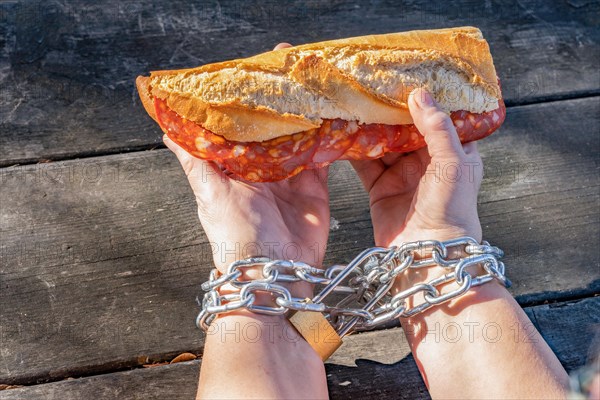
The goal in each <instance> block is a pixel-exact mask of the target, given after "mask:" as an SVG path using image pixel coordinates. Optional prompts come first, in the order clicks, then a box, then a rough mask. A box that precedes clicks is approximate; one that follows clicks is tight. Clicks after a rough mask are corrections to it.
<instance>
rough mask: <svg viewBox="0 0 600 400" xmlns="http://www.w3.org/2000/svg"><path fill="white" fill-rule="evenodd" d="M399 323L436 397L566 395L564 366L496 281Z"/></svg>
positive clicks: (552, 396)
mask: <svg viewBox="0 0 600 400" xmlns="http://www.w3.org/2000/svg"><path fill="white" fill-rule="evenodd" d="M402 325H403V326H404V327H405V331H406V333H407V338H408V341H409V344H410V346H411V348H412V350H413V355H414V357H415V360H416V361H417V364H418V365H419V369H420V370H421V373H422V375H423V377H424V379H425V381H426V383H427V384H428V387H429V390H430V393H431V396H432V397H433V398H434V399H435V398H444V399H448V398H461V399H465V398H473V399H484V398H493V399H499V398H502V399H505V398H506V399H508V398H518V399H525V398H536V399H540V398H544V399H555V398H564V397H565V394H566V392H565V387H566V385H567V383H568V378H567V374H566V372H565V370H564V369H563V367H562V366H561V364H560V362H559V361H558V359H557V358H556V356H555V355H554V353H553V352H552V350H551V349H550V348H549V347H548V345H547V344H546V342H545V341H544V339H543V338H542V337H541V335H540V334H539V333H538V332H537V330H536V329H535V327H534V326H533V325H532V323H531V321H530V320H529V319H528V318H527V316H526V314H525V313H524V312H523V310H522V309H521V307H520V306H519V305H518V304H517V303H516V301H515V300H514V299H513V298H512V296H511V295H510V294H509V293H508V291H507V290H506V289H505V288H504V287H502V286H500V285H499V284H497V283H495V282H492V283H488V284H485V285H483V286H480V287H476V288H473V289H471V291H470V292H469V293H468V294H466V295H465V296H463V297H461V298H459V299H458V300H453V301H451V302H449V303H446V304H444V305H442V306H439V307H433V308H432V309H430V310H429V311H427V312H425V313H423V314H420V315H418V316H415V317H413V318H410V319H405V320H403V321H402Z"/></svg>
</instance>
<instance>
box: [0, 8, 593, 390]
mask: <svg viewBox="0 0 600 400" xmlns="http://www.w3.org/2000/svg"><path fill="white" fill-rule="evenodd" d="M450 3H452V5H450ZM599 13H600V5H599V3H598V2H595V1H587V0H568V1H555V2H548V1H541V0H538V1H502V2H500V1H497V0H492V1H486V2H480V1H468V0H461V1H456V2H444V3H442V2H431V1H402V2H396V1H371V2H341V1H321V0H311V1H308V2H293V3H290V4H289V5H284V2H273V1H266V2H264V1H252V2H250V1H241V0H239V1H233V2H225V1H207V2H202V3H201V2H190V3H189V4H188V2H186V1H173V0H172V1H169V2H166V1H159V0H156V1H153V0H152V1H151V0H144V1H135V2H134V1H118V0H109V1H104V2H86V1H82V0H81V1H80V0H77V1H72V0H70V1H66V0H65V1H53V0H50V1H32V0H13V1H11V0H9V1H4V2H2V3H1V4H0V85H1V86H0V87H1V97H0V117H1V120H0V127H1V130H0V148H1V151H0V166H1V168H0V182H1V192H0V218H1V219H0V384H6V385H24V387H20V388H11V389H7V390H2V391H0V399H32V398H56V399H82V398H92V397H93V398H120V399H125V398H127V399H129V398H140V399H141V398H144V399H145V398H159V397H161V398H182V399H185V398H193V394H194V392H195V390H196V385H197V375H198V369H199V368H198V367H199V365H200V363H201V361H200V358H201V354H202V344H203V341H204V336H203V334H202V333H201V332H200V331H199V330H198V329H197V328H196V327H195V326H194V317H195V315H196V313H197V311H198V308H197V306H196V303H195V297H196V295H197V294H198V292H199V285H200V283H201V282H202V281H203V280H204V279H205V278H206V277H207V272H208V270H209V268H210V264H211V254H210V247H209V246H208V244H207V240H206V237H205V235H204V233H203V231H202V229H201V228H200V225H199V224H198V221H197V220H196V217H195V205H194V200H193V197H192V193H191V191H190V189H189V188H188V185H187V183H186V180H185V178H184V175H183V172H182V171H181V168H180V167H179V165H178V164H177V162H176V160H175V158H174V156H173V155H172V154H171V153H170V152H169V151H168V150H166V149H165V148H164V146H163V145H162V144H161V142H160V138H161V135H160V132H159V129H158V128H157V126H156V125H155V124H154V123H153V122H152V121H150V119H149V118H148V117H147V116H146V114H145V112H143V110H142V107H141V105H140V102H139V100H138V98H137V95H136V93H135V91H134V86H133V81H134V78H135V77H136V75H138V74H142V73H145V72H147V71H149V70H152V69H165V68H179V67H190V66H195V65H199V64H202V63H208V62H214V61H220V60H223V59H227V58H234V57H242V56H249V55H252V54H255V53H257V52H261V51H264V50H267V49H269V48H271V47H272V46H274V45H275V44H277V43H278V42H279V41H289V42H292V43H296V44H300V43H306V42H311V41H316V40H323V39H328V38H338V37H346V36H353V35H363V34H371V33H383V32H394V31H402V30H409V29H417V28H438V27H449V26H460V25H474V26H478V27H480V28H481V29H482V31H483V32H484V35H485V37H486V38H487V39H488V41H489V43H490V45H491V49H492V53H493V55H494V59H495V63H496V66H497V69H498V74H499V76H500V77H501V79H502V85H503V90H504V96H505V99H506V103H507V105H508V116H507V119H506V123H505V125H504V126H503V128H502V129H501V130H500V131H499V132H497V133H496V134H494V135H492V136H491V137H490V138H488V139H485V140H484V141H482V142H481V144H480V149H481V152H482V155H483V159H484V162H485V166H486V177H485V180H484V183H483V187H482V190H481V196H480V204H479V211H480V216H481V220H482V223H483V227H484V237H486V238H487V239H488V240H489V241H491V242H492V243H494V244H497V245H498V246H500V247H501V248H503V249H504V250H505V251H506V253H507V257H506V264H507V267H508V275H509V277H510V278H511V279H512V280H513V282H514V286H513V287H512V289H511V291H512V293H513V294H514V295H515V296H516V298H517V300H518V301H519V302H520V304H521V305H522V306H523V307H524V308H525V310H526V312H527V313H528V315H529V316H530V318H531V319H532V321H533V323H534V324H535V326H536V327H537V328H538V329H539V330H540V331H541V333H542V334H543V336H544V337H545V339H546V340H547V341H548V342H549V344H550V345H551V347H552V348H553V349H554V351H555V352H556V353H557V355H558V357H559V358H560V360H561V362H562V363H563V365H564V366H565V367H566V368H567V369H568V370H569V371H571V370H573V369H575V368H577V367H579V366H581V365H583V364H584V363H585V362H586V359H587V357H588V356H589V354H591V352H592V351H593V346H594V344H593V341H594V337H595V338H596V342H595V343H596V344H597V343H598V330H599V329H600V328H599V324H600V301H599V298H598V297H595V296H596V295H597V294H598V292H600V271H599V258H600V257H599V234H600V231H599V227H600V221H599V213H598V209H599V205H600V195H599V176H598V166H599V156H598V154H599V147H600V143H599V140H600V139H599V137H600V123H599V115H600V101H599V99H600V97H598V96H599V94H600V75H599V72H598V65H600V62H599V61H600V56H599V52H600V30H598V28H597V23H598V19H599ZM332 175H334V176H335V177H334V178H333V179H331V208H332V216H333V218H335V220H337V221H338V222H339V228H338V229H336V230H332V231H331V237H330V247H329V251H328V254H327V257H326V262H327V263H328V264H329V263H332V262H347V261H349V260H350V259H351V258H352V257H353V256H354V255H356V254H357V253H358V252H359V251H360V250H362V249H364V248H365V247H368V246H371V245H372V244H373V237H372V232H371V223H370V219H369V211H368V202H367V199H366V196H365V194H364V192H363V191H362V189H361V187H360V185H359V183H358V181H357V179H356V177H355V176H354V173H353V172H352V171H351V169H350V168H349V167H348V165H346V164H344V163H339V164H336V165H335V167H334V168H333V169H332ZM505 334H510V332H505ZM522 339H523V338H521V340H522ZM183 352H191V353H194V354H196V355H198V356H199V358H198V359H197V360H194V361H190V362H183V363H176V364H164V363H165V362H168V361H170V360H172V359H173V358H174V357H175V356H177V355H178V354H180V353H183ZM442 361H443V360H442ZM156 363H159V364H158V366H155V367H152V368H144V367H147V365H148V364H156ZM160 363H163V364H160ZM327 373H328V380H329V387H330V393H331V396H332V398H338V399H342V398H343V399H346V398H357V399H361V398H365V397H367V396H372V397H375V396H376V398H407V399H415V398H418V399H423V398H428V394H427V391H426V389H425V386H424V384H423V382H422V380H421V378H420V376H419V374H418V371H417V368H416V366H415V363H414V360H413V359H412V357H411V356H410V355H409V351H408V349H407V345H406V342H405V340H404V337H403V334H402V331H401V330H400V328H397V327H396V328H392V329H387V330H379V331H374V332H368V333H361V334H357V335H354V336H351V337H350V338H349V339H348V340H347V343H346V344H344V346H343V347H342V349H341V350H340V351H339V352H338V353H336V354H335V356H334V357H333V358H332V359H331V360H330V361H329V362H328V363H327ZM72 378H76V379H72Z"/></svg>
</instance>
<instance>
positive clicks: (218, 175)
mask: <svg viewBox="0 0 600 400" xmlns="http://www.w3.org/2000/svg"><path fill="white" fill-rule="evenodd" d="M163 142H164V143H165V145H166V146H167V147H168V148H169V150H171V151H172V152H173V153H175V156H176V157H177V159H178V160H179V163H180V164H181V167H182V168H183V171H184V172H185V175H186V176H187V177H188V180H189V181H190V185H191V186H192V189H193V190H194V192H196V191H200V190H202V185H201V184H202V183H217V182H219V183H223V182H225V181H228V180H229V178H228V177H227V175H225V174H224V173H223V171H221V169H220V168H219V167H218V166H217V165H216V164H215V163H214V162H212V161H207V160H201V159H199V158H196V157H194V156H192V155H191V154H189V153H188V152H187V151H185V150H184V149H183V148H182V147H181V146H179V145H178V144H177V143H175V142H174V141H172V140H171V138H169V137H168V136H167V135H164V136H163Z"/></svg>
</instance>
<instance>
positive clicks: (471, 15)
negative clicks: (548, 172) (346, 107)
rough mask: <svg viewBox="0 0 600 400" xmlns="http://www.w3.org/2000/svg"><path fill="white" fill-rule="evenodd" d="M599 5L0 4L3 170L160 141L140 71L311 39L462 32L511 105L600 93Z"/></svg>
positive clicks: (319, 0) (22, 0) (148, 0)
mask: <svg viewBox="0 0 600 400" xmlns="http://www.w3.org/2000/svg"><path fill="white" fill-rule="evenodd" d="M599 7H600V5H599V3H598V2H593V1H577V2H573V1H565V2H548V1H539V0H532V1H517V0H511V1H496V0H494V1H486V2H481V1H473V0H460V1H454V2H451V3H450V2H431V1H408V0H407V1H403V2H398V1H352V2H341V1H325V0H313V1H310V2H294V3H292V4H290V3H288V2H278V1H229V2H223V1H217V0H209V1H203V2H189V1H183V0H177V1H168V2H165V1H159V0H144V1H121V0H119V1H117V0H111V1H104V2H87V1H83V0H70V1H58V0H50V1H48V0H14V1H7V2H2V3H1V4H0V70H1V71H2V73H1V74H0V87H1V88H2V89H1V92H2V96H1V101H0V116H1V118H0V148H2V149H3V151H2V152H0V165H3V166H6V165H12V164H15V163H27V162H35V161H37V160H43V159H65V158H72V157H75V156H78V155H80V156H81V155H93V154H107V153H114V152H119V151H125V150H132V149H142V148H148V147H152V146H154V145H159V144H160V143H159V142H160V134H159V130H158V128H157V127H156V126H155V124H154V123H153V122H151V121H150V119H149V118H148V117H147V116H146V115H145V112H143V110H142V109H141V107H140V104H139V101H138V100H137V95H136V94H135V92H134V88H133V79H134V78H135V76H136V75H139V74H142V73H146V72H147V71H149V70H152V69H165V68H167V69H170V68H180V67H190V66H196V65H199V64H203V63H208V62H215V61H222V60H224V59H228V58H235V57H242V56H249V55H252V54H255V53H258V52H262V51H265V50H268V49H269V48H271V47H272V46H273V45H275V44H276V43H278V42H279V41H290V42H292V43H298V44H300V43H306V42H311V41H317V40H323V39H331V38H339V37H348V36H356V35H364V34H371V33H384V32H395V31H402V30H409V29H418V28H424V29H429V28H439V27H449V26H460V25H475V26H478V27H480V28H481V29H482V30H483V32H484V34H485V36H486V38H487V39H488V40H489V42H490V44H491V48H492V52H493V54H494V59H495V62H496V66H497V69H498V74H499V76H500V77H501V79H502V85H503V90H504V94H505V98H506V99H507V101H508V103H509V104H521V103H523V102H532V101H539V100H542V99H546V98H548V97H561V96H574V95H579V94H585V93H590V92H595V93H598V90H600V74H599V72H598V69H597V66H598V64H599V61H600V59H599V54H600V51H599V49H600V31H599V30H598V29H597V28H596V23H597V21H596V18H595V16H596V15H597V14H598V12H599Z"/></svg>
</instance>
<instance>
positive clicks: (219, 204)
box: [163, 43, 329, 296]
mask: <svg viewBox="0 0 600 400" xmlns="http://www.w3.org/2000/svg"><path fill="white" fill-rule="evenodd" d="M289 46H290V45H289V44H287V43H282V44H280V45H278V46H277V47H276V49H278V48H283V47H289ZM163 140H164V142H165V144H166V146H167V147H168V148H169V149H171V150H172V151H173V152H174V153H175V155H176V156H177V158H178V159H179V162H180V163H181V166H182V167H183V170H184V171H185V174H186V175H187V177H188V181H189V183H190V186H191V187H192V190H193V192H194V194H195V196H196V202H197V204H198V216H199V217H200V223H201V224H202V227H203V228H204V231H205V232H206V236H207V237H208V240H209V241H210V243H211V246H212V247H213V249H212V250H213V258H214V263H215V265H216V267H217V268H218V269H219V270H220V271H221V272H225V270H226V269H227V266H228V265H229V264H230V263H231V262H233V261H236V260H239V259H242V258H246V257H248V256H259V255H262V256H267V257H270V258H272V259H293V260H294V261H303V262H305V263H308V264H310V265H312V266H315V267H320V266H321V264H322V262H323V256H324V254H325V249H326V245H327V237H328V234H329V204H328V202H329V195H328V190H327V171H328V169H327V168H322V169H318V170H305V171H302V172H301V173H300V174H298V175H296V176H294V177H292V178H290V179H287V180H282V181H278V182H266V183H255V182H244V181H240V180H236V179H234V178H231V177H229V176H228V175H227V174H226V173H224V172H222V171H221V169H220V168H219V167H218V166H217V165H216V164H215V163H214V162H211V161H206V160H201V159H198V158H195V157H193V156H191V155H190V154H189V153H187V152H186V151H185V150H183V149H182V148H181V147H179V146H178V145H177V144H176V143H175V142H173V141H172V140H170V139H169V138H168V137H167V136H166V135H165V136H164V137H163ZM260 277H261V275H260V271H257V270H254V271H248V273H247V274H246V275H245V278H248V279H257V278H260ZM299 294H302V295H304V296H307V295H308V296H310V293H307V292H306V291H304V290H302V291H301V293H299Z"/></svg>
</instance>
